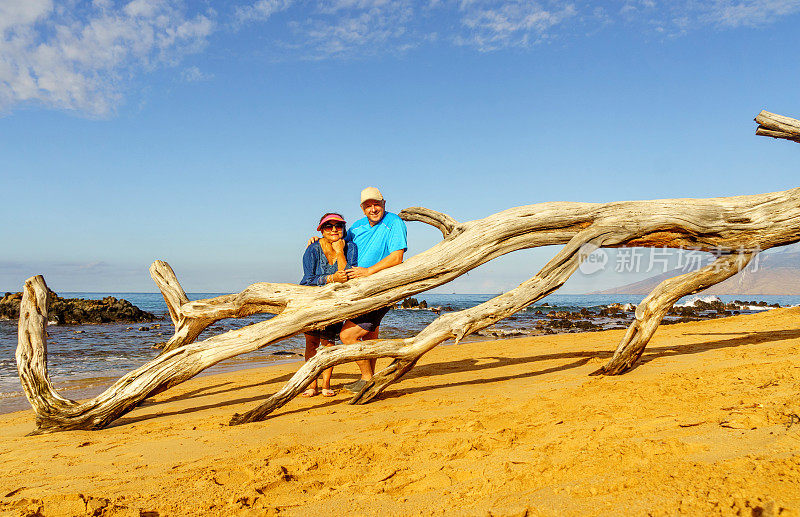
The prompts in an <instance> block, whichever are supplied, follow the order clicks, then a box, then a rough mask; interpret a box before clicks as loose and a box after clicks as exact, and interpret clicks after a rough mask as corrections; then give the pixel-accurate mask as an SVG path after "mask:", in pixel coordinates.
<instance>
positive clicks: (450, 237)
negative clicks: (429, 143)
mask: <svg viewBox="0 0 800 517" xmlns="http://www.w3.org/2000/svg"><path fill="white" fill-rule="evenodd" d="M795 122H797V121H795ZM798 124H800V123H798ZM400 216H401V217H402V218H403V219H405V220H407V221H421V222H425V223H427V224H431V225H433V226H435V227H437V228H438V229H439V230H441V232H442V235H443V237H444V238H443V240H442V242H440V243H439V244H437V245H435V246H434V247H433V248H431V249H429V250H427V251H425V252H423V253H420V254H419V255H416V256H413V257H411V258H409V259H408V260H407V261H405V262H404V263H402V264H400V265H398V266H395V267H392V268H389V269H385V270H383V271H381V272H379V273H377V274H375V275H372V276H370V277H367V278H363V279H357V280H352V281H350V282H347V283H344V284H329V285H327V286H323V287H309V286H299V285H293V284H275V283H258V284H253V285H251V286H250V287H248V288H247V289H245V290H244V291H242V292H241V293H238V294H232V295H226V296H220V297H216V298H211V299H207V300H200V301H194V302H190V301H188V298H187V297H186V294H185V292H184V290H183V289H182V287H181V286H180V284H179V282H178V280H177V277H176V276H175V273H174V272H173V271H172V269H171V268H170V267H169V265H168V264H167V263H166V262H163V261H156V262H154V263H153V265H152V266H151V267H150V272H151V275H152V277H153V279H154V281H155V282H156V284H157V285H158V286H159V288H160V289H161V292H162V293H163V295H164V300H165V302H166V304H167V307H168V309H169V313H170V317H171V318H172V321H173V323H174V324H175V334H174V336H172V338H171V339H170V340H169V342H168V343H167V347H166V349H165V351H164V352H163V353H162V354H161V355H160V356H159V357H157V358H156V359H154V360H152V361H150V362H149V363H147V364H145V365H143V366H141V367H140V368H137V369H136V370H134V371H132V372H130V373H128V374H126V375H125V376H123V377H122V378H120V379H119V380H118V381H117V382H115V383H114V384H113V385H112V386H111V387H109V388H108V389H107V390H106V391H105V392H104V393H102V394H101V395H99V396H98V397H96V398H94V399H92V400H89V401H86V402H83V403H78V402H75V401H71V400H67V399H65V398H63V397H61V396H59V395H58V393H57V392H56V391H55V390H54V389H53V387H52V385H51V383H50V380H49V377H48V375H47V365H46V347H47V343H46V333H45V324H46V306H47V305H46V303H44V302H45V301H46V299H45V297H46V296H47V288H46V285H45V283H44V279H43V278H42V277H41V276H37V277H32V278H30V279H28V280H27V281H26V283H25V288H24V294H23V300H22V306H21V311H20V323H19V345H18V349H17V364H18V367H19V373H20V379H21V381H22V385H23V388H24V390H25V393H26V395H27V396H28V399H29V400H30V402H31V405H32V406H33V409H34V411H35V413H36V423H37V430H36V431H35V433H44V432H53V431H59V430H66V429H97V428H101V427H103V426H105V425H107V424H108V423H109V422H111V421H113V420H114V419H116V418H118V417H119V416H121V415H122V414H124V413H126V412H127V411H129V410H130V409H132V408H133V407H134V406H135V405H136V404H137V403H138V402H139V401H141V400H143V399H145V398H147V397H148V396H151V395H152V394H155V393H158V392H160V391H163V390H165V389H168V388H169V387H171V386H174V385H176V384H179V383H181V382H183V381H185V380H187V379H189V378H190V377H192V376H194V375H196V374H197V373H199V372H201V371H202V370H204V369H206V368H208V367H210V366H212V365H214V364H216V363H218V362H220V361H222V360H225V359H228V358H230V357H233V356H236V355H239V354H243V353H247V352H250V351H253V350H256V349H258V348H260V347H263V346H265V345H268V344H270V343H273V342H275V341H277V340H280V339H283V338H285V337H288V336H291V335H293V334H296V333H298V332H301V331H303V330H306V329H310V328H321V327H324V326H326V325H329V324H331V323H334V322H336V321H341V320H344V319H347V318H351V317H354V316H356V315H359V314H363V313H365V312H368V311H370V310H373V309H376V308H378V307H382V306H385V305H387V304H390V303H394V302H397V301H399V300H401V299H403V298H405V297H408V296H411V295H414V294H417V293H420V292H423V291H427V290H429V289H431V288H433V287H436V286H439V285H442V284H445V283H447V282H449V281H451V280H453V279H454V278H456V277H458V276H460V275H462V274H464V273H466V272H468V271H470V270H471V269H473V268H475V267H477V266H479V265H481V264H483V263H485V262H488V261H490V260H492V259H494V258H497V257H499V256H501V255H504V254H506V253H509V252H512V251H516V250H520V249H525V248H532V247H537V246H547V245H554V244H564V248H563V249H562V250H561V251H560V252H559V253H558V254H557V255H556V256H555V257H554V258H553V259H552V260H551V261H550V262H548V263H547V264H546V265H545V266H544V267H543V268H542V269H541V271H539V272H538V273H537V274H536V275H535V276H534V277H533V278H531V279H530V280H528V281H526V282H524V283H522V284H521V285H520V286H518V287H517V288H515V289H513V290H511V291H509V292H507V293H504V294H502V295H500V296H497V297H495V298H493V299H491V300H489V301H487V302H485V303H482V304H480V305H478V306H476V307H472V308H470V309H466V310H463V311H459V312H453V313H447V314H444V315H442V316H440V317H439V318H437V319H436V320H435V321H433V322H432V323H431V324H430V325H428V326H427V327H426V328H425V329H423V330H422V331H421V332H420V333H419V334H418V335H416V336H414V337H411V338H407V339H387V340H381V339H378V340H373V341H366V342H362V343H360V344H358V345H352V346H337V347H330V348H326V349H324V350H322V351H321V352H319V353H318V354H317V355H316V356H315V357H314V358H312V359H311V360H310V361H308V362H307V363H306V364H305V365H304V366H302V367H301V368H300V369H299V371H298V372H297V373H296V374H295V375H294V376H293V377H292V379H291V380H290V381H289V382H288V383H287V384H286V385H285V386H284V387H283V388H282V389H281V390H280V391H279V392H278V393H276V394H274V395H273V396H271V397H269V398H268V399H267V400H266V401H265V402H264V403H263V404H262V405H260V406H258V407H257V408H255V409H253V410H252V411H249V412H247V413H245V414H242V415H238V414H237V415H234V417H233V418H232V420H231V423H232V424H240V423H244V422H251V421H256V420H261V419H263V418H265V417H266V416H267V415H268V414H269V413H270V412H272V411H274V410H275V409H276V408H278V407H280V406H281V405H283V404H285V403H286V402H287V401H288V400H290V399H291V398H293V397H294V396H296V395H297V394H299V393H300V392H302V391H303V390H304V389H305V388H306V387H307V386H308V385H309V384H310V383H311V381H312V380H313V379H314V378H315V377H316V376H317V375H318V374H319V373H320V372H322V371H323V370H324V369H326V368H328V367H331V366H335V365H337V364H341V363H345V362H350V361H355V360H360V359H369V358H382V357H390V358H393V359H394V361H393V362H392V363H391V364H390V365H389V366H388V367H387V368H385V369H384V370H382V371H379V372H377V373H376V375H375V377H374V378H373V380H372V381H371V382H369V383H368V384H367V385H366V386H365V387H364V389H362V390H361V392H360V393H358V394H356V395H355V396H354V397H353V399H352V400H351V402H352V403H357V404H360V403H365V402H367V401H369V400H372V399H373V398H375V397H376V396H377V395H378V394H380V393H381V392H382V391H383V390H384V389H385V388H386V387H387V386H388V385H389V384H391V383H392V382H395V381H396V380H398V379H399V378H401V377H402V376H403V375H404V374H405V373H406V372H408V371H409V370H410V369H411V368H413V366H414V365H415V364H416V362H417V361H418V360H419V358H420V357H421V356H422V355H424V354H425V353H426V352H428V351H429V350H431V349H432V348H434V347H436V346H437V345H438V344H440V343H442V342H443V341H445V340H447V339H456V340H460V339H462V338H463V337H464V336H466V335H468V334H470V333H472V332H475V331H477V330H480V329H482V328H484V327H486V326H488V325H491V324H492V323H495V322H496V321H498V320H500V319H503V318H505V317H507V316H509V315H511V314H514V313H515V312H517V311H519V310H521V309H523V308H525V307H526V306H528V305H530V304H532V303H534V302H535V301H537V300H539V299H541V298H542V297H544V296H547V295H548V294H550V293H551V292H553V291H555V290H556V289H558V288H559V287H560V286H561V285H562V284H563V283H564V282H565V281H566V280H567V279H568V278H569V276H570V275H571V274H572V273H574V271H575V270H576V269H577V267H578V266H579V265H580V263H581V261H582V260H583V259H584V258H585V257H586V255H587V251H591V250H593V249H596V248H598V247H622V246H658V247H670V248H682V247H686V248H692V249H699V250H704V251H708V252H714V253H716V254H717V255H718V257H719V258H718V259H717V261H716V262H715V263H714V264H712V265H711V266H709V267H707V268H704V269H702V270H700V271H696V272H694V273H689V274H686V275H682V276H679V277H676V278H674V279H670V280H667V281H665V282H663V283H662V284H661V285H659V286H658V287H657V288H656V289H655V290H654V291H653V293H652V294H651V295H650V296H648V298H647V299H645V301H644V302H643V303H642V304H641V305H640V306H639V308H637V311H636V320H635V321H634V322H633V324H632V325H631V328H630V329H629V330H628V332H627V334H626V336H625V338H624V339H623V341H622V343H621V344H620V346H619V348H618V349H617V352H616V353H615V355H614V357H613V358H612V359H611V361H610V362H609V363H608V364H607V365H605V366H604V367H603V368H601V370H600V371H599V372H600V373H609V374H616V373H621V372H623V371H626V370H627V369H629V368H630V367H631V366H632V365H633V364H634V363H635V361H636V360H637V359H638V358H639V357H640V356H641V354H642V351H643V350H644V347H645V346H646V344H647V342H648V341H649V339H650V337H652V335H653V333H654V332H655V330H656V328H657V327H658V325H659V323H660V322H661V318H662V317H663V315H664V314H665V313H666V311H667V310H668V309H669V308H670V307H671V306H672V304H673V303H674V302H675V301H676V300H677V299H678V298H680V297H681V296H684V295H686V294H690V293H692V292H696V291H698V290H701V289H703V288H705V287H708V286H710V285H713V284H715V283H717V282H720V281H722V280H724V279H725V278H728V277H730V276H732V275H733V274H735V273H736V272H737V271H739V270H740V269H741V268H742V267H744V266H745V265H746V264H747V263H748V261H749V260H750V259H751V258H752V256H753V255H754V254H755V253H757V252H758V251H760V250H764V249H768V248H771V247H774V246H781V245H785V244H791V243H794V242H797V241H798V240H800V189H792V190H788V191H784V192H776V193H771V194H760V195H752V196H738V197H729V198H712V199H667V200H654V201H626V202H616V203H605V204H595V203H541V204H538V205H529V206H524V207H517V208H511V209H509V210H505V211H503V212H499V213H497V214H494V215H491V216H489V217H486V218H484V219H479V220H475V221H468V222H463V223H459V222H458V221H456V220H455V219H453V218H451V217H449V216H447V215H445V214H442V213H439V212H435V211H433V210H429V209H426V208H409V209H406V210H403V211H402V212H401V213H400ZM255 313H272V314H275V315H276V316H274V317H273V318H272V319H270V320H268V321H263V322H260V323H255V324H252V325H248V326H246V327H244V328H242V329H239V330H233V331H230V332H227V333H225V334H221V335H218V336H214V337H212V338H209V339H206V340H204V341H200V342H195V341H194V340H195V339H196V338H197V336H198V335H199V334H200V333H201V332H202V331H203V329H205V328H206V327H208V326H209V325H210V324H212V323H214V322H215V321H218V320H220V319H223V318H231V317H243V316H247V315H250V314H255Z"/></svg>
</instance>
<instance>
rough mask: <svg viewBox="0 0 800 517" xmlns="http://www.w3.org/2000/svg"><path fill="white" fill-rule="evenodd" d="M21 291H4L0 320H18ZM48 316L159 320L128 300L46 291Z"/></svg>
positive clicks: (62, 320)
mask: <svg viewBox="0 0 800 517" xmlns="http://www.w3.org/2000/svg"><path fill="white" fill-rule="evenodd" d="M21 301H22V293H6V294H5V296H3V298H2V299H0V320H14V321H16V320H18V319H19V305H20V302H21ZM47 319H48V321H49V322H50V323H51V324H52V323H55V324H61V325H79V324H82V323H142V322H145V321H153V320H155V319H158V318H157V317H156V315H155V314H152V313H150V312H147V311H143V310H141V309H140V308H138V307H136V306H135V305H133V304H132V303H131V302H129V301H128V300H118V299H117V298H114V297H113V296H106V297H105V298H103V299H102V300H83V299H81V298H61V297H60V296H58V295H57V294H56V293H54V292H53V291H48V296H47Z"/></svg>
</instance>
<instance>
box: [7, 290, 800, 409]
mask: <svg viewBox="0 0 800 517" xmlns="http://www.w3.org/2000/svg"><path fill="white" fill-rule="evenodd" d="M219 294H220V293H191V294H189V295H188V296H189V298H190V299H192V300H199V299H203V298H210V297H214V296H218V295H219ZM59 295H60V296H62V297H65V298H87V299H100V298H103V297H105V296H114V297H116V298H124V299H126V300H129V301H130V302H131V303H133V304H134V305H136V306H138V307H139V308H141V309H143V310H146V311H149V312H152V313H153V314H155V315H156V316H158V317H160V318H162V319H160V320H157V321H155V322H153V323H149V324H148V323H139V324H131V323H125V324H114V323H106V324H101V325H50V326H48V327H47V332H48V334H49V339H48V344H47V345H48V346H47V364H48V372H49V375H50V379H51V381H52V382H53V385H54V386H55V387H56V389H58V390H59V391H60V392H62V394H63V395H64V396H65V397H68V398H73V399H81V398H86V397H90V396H94V395H96V394H97V393H99V392H100V391H102V390H103V389H104V388H105V387H107V386H109V385H110V384H111V383H112V382H114V380H115V379H117V378H119V377H121V376H122V375H124V374H125V373H127V372H129V371H131V370H133V369H135V368H137V367H139V366H141V365H143V364H145V363H146V362H148V361H149V360H151V359H153V358H155V357H156V356H157V355H158V353H159V351H158V349H157V348H156V347H155V345H156V344H157V343H159V342H164V341H166V340H167V339H169V337H170V336H171V335H172V333H173V327H172V322H171V320H170V319H169V315H168V313H167V307H166V304H165V303H164V299H163V298H162V297H161V294H160V293H59ZM493 296H495V295H491V294H485V295H483V294H473V295H463V294H425V293H423V294H420V295H417V296H416V298H417V299H418V300H420V301H421V300H425V301H426V302H427V303H428V306H429V307H437V306H441V307H449V308H452V309H454V310H462V309H466V308H469V307H474V306H475V305H478V304H480V303H482V302H485V301H487V300H489V299H490V298H492V297H493ZM643 298H644V297H643V296H639V295H550V296H548V297H547V298H544V299H542V300H540V301H539V302H537V303H536V304H534V305H533V306H531V307H528V308H527V309H526V310H524V311H520V312H519V313H517V314H516V315H514V316H512V317H510V318H508V319H506V320H503V321H501V322H498V323H497V324H495V325H494V326H493V327H490V330H493V331H495V332H496V333H499V334H501V335H508V336H524V335H527V334H534V333H535V332H534V330H533V327H534V324H535V322H536V321H537V320H539V319H542V318H544V317H545V316H543V315H537V314H535V312H536V311H537V310H542V311H543V312H545V313H546V312H548V311H550V310H559V311H563V310H568V311H575V310H579V309H581V308H584V307H585V308H592V307H601V306H606V305H609V304H611V303H622V304H626V303H629V304H633V305H636V304H638V303H640V302H641V301H642V299H643ZM688 298H692V299H694V298H698V297H687V299H682V300H680V301H679V302H678V304H682V303H686V302H687V301H688V302H691V301H692V300H691V299H688ZM700 298H703V297H700ZM719 298H720V299H721V300H722V301H725V302H729V301H733V300H735V299H739V300H747V301H756V302H758V301H765V302H767V303H770V304H772V303H779V304H780V305H781V306H788V305H798V304H800V296H753V295H751V296H720V297H719ZM751 309H752V311H753V312H755V311H757V310H763V308H760V307H755V306H754V307H752V308H751ZM271 317H272V315H269V314H265V315H261V314H259V315H254V316H250V317H248V318H242V319H227V320H221V321H219V322H217V323H216V324H214V325H212V326H211V327H210V328H209V329H207V330H206V331H205V332H204V333H203V334H201V335H200V337H199V338H198V340H202V339H206V338H208V337H210V336H212V335H216V334H220V333H223V332H227V331H229V330H232V329H236V328H241V327H243V326H245V325H249V324H251V323H255V322H258V321H264V320H267V319H269V318H271ZM436 317H437V314H436V313H434V312H432V311H430V310H413V309H395V310H391V311H389V313H388V314H387V315H386V317H385V318H384V320H383V322H382V324H381V337H382V338H394V337H408V336H411V335H414V334H416V333H418V332H419V331H420V330H422V329H423V328H424V327H425V326H426V325H428V324H429V323H430V322H432V321H433V320H434V319H435V318H436ZM154 324H155V325H160V328H154V329H151V330H147V331H142V330H139V328H140V327H143V326H147V327H152V326H153V325H154ZM468 339H469V340H481V339H487V337H484V336H470V337H469V338H468ZM304 346H305V341H304V338H303V335H302V334H299V335H295V336H291V337H289V338H286V339H284V340H281V341H279V342H276V343H273V344H271V345H268V346H265V347H263V348H261V349H259V350H256V351H254V352H251V353H248V354H243V355H240V356H237V357H234V358H231V359H228V360H226V361H223V362H221V363H219V364H217V365H215V366H213V367H211V368H209V369H208V370H206V371H205V372H203V374H213V373H220V372H224V371H229V370H232V369H241V368H251V367H259V366H264V365H267V364H274V363H275V362H278V361H286V360H287V359H288V360H298V359H299V357H298V356H296V355H292V354H291V353H292V352H295V353H302V351H303V348H304ZM16 347H17V324H16V322H11V321H0V413H5V412H9V411H16V410H20V409H26V408H28V407H30V406H29V405H28V402H27V400H26V399H25V397H24V395H23V393H22V389H21V386H20V383H19V377H18V374H17V367H16V360H15V357H14V353H15V351H16Z"/></svg>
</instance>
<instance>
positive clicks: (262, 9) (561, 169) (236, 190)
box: [0, 0, 800, 293]
mask: <svg viewBox="0 0 800 517" xmlns="http://www.w3.org/2000/svg"><path fill="white" fill-rule="evenodd" d="M799 25H800V0H736V1H734V0H717V1H709V2H699V1H693V0H676V1H672V2H660V1H654V0H640V1H609V2H581V1H566V2H565V1H559V0H554V1H539V2H518V1H503V0H498V1H488V0H487V1H483V0H471V1H470V0H465V1H461V2H456V1H446V0H438V1H437V0H432V1H427V2H411V1H394V2H390V1H382V0H329V1H327V2H315V1H302V2H300V1H291V0H273V1H265V0H259V1H257V2H252V1H250V2H247V1H238V2H210V1H206V2H183V1H178V0H134V1H132V2H130V1H122V2H114V1H111V0H95V1H93V2H88V1H83V2H78V1H64V2H58V3H54V2H52V1H49V0H29V1H26V2H18V1H16V0H0V192H2V203H1V204H0V217H2V223H0V290H3V291H16V290H19V289H20V287H21V285H22V283H23V282H24V280H25V279H26V278H27V277H29V276H31V275H34V274H39V273H41V274H44V275H45V279H46V280H47V282H48V284H49V285H50V286H51V288H53V289H55V290H57V291H118V292H119V291H154V290H155V287H154V285H153V283H152V281H151V280H150V278H149V276H148V273H147V267H148V265H149V264H150V263H151V262H152V261H153V260H155V259H164V260H167V261H168V262H169V263H170V264H171V265H172V266H173V268H174V269H175V271H176V273H177V274H178V277H179V279H180V280H181V281H182V283H183V284H184V287H185V288H186V290H187V291H191V292H232V291H239V290H241V289H242V288H244V287H245V286H247V285H248V284H250V283H252V282H256V281H280V282H296V281H298V280H299V278H300V276H301V271H300V257H301V255H302V251H303V249H304V246H305V241H306V239H307V238H308V236H309V235H311V234H312V233H313V230H314V228H315V225H316V221H317V220H318V219H319V215H320V214H321V213H322V212H325V211H329V210H339V211H342V212H343V213H344V214H345V216H346V217H347V218H348V220H349V221H354V220H355V219H356V218H358V217H359V216H360V212H359V209H358V192H359V191H360V190H361V189H362V188H363V187H365V186H368V185H375V186H378V187H379V188H381V190H382V191H383V192H384V195H385V196H386V198H387V199H388V207H389V209H390V210H393V211H399V210H400V209H402V208H404V207H406V206H419V205H421V206H427V207H429V208H433V209H436V210H440V211H443V212H447V213H449V214H450V215H452V216H453V217H455V218H456V219H459V220H470V219H476V218H481V217H484V216H486V215H489V214H491V213H494V212H497V211H499V210H502V209H504V208H507V207H511V206H518V205H525V204H532V203H539V202H544V201H564V200H567V201H594V202H605V201H615V200H624V199H653V198H665V197H712V196H726V195H737V194H746V193H759V192H769V191H776V190H783V189H787V188H791V187H794V186H796V185H797V179H796V178H797V172H798V166H797V156H798V155H797V153H798V151H800V148H798V147H797V144H792V143H789V142H783V141H774V140H771V139H766V138H761V137H755V136H754V134H753V133H754V129H755V124H754V123H753V121H752V119H753V117H754V116H755V115H756V114H757V113H758V112H759V111H760V110H761V109H767V110H769V111H773V112H777V113H781V114H784V115H788V116H795V117H797V116H800V97H798V96H797V89H796V87H795V86H794V85H795V84H797V82H798V79H800V63H798V60H797V58H796V57H795V55H794V52H793V51H792V49H795V48H798V43H800V31H798V26H799ZM438 237H439V234H438V232H437V231H436V230H434V229H432V228H429V227H425V226H422V225H421V224H420V223H410V224H409V238H410V250H409V251H410V253H418V252H420V251H422V250H424V249H426V248H428V247H429V246H431V245H432V244H434V243H435V242H436V241H437V239H438ZM555 252H556V250H555V249H550V248H548V249H540V250H529V251H522V252H518V253H515V254H513V255H510V256H508V257H503V258H501V259H498V260H496V261H493V262H492V263H490V264H487V265H485V266H482V267H481V268H479V269H478V270H476V271H473V272H472V273H470V274H469V275H466V276H464V277H462V278H460V279H458V280H456V281H455V282H453V283H452V284H450V285H448V286H445V287H443V288H442V289H440V290H439V291H440V292H454V291H455V292H467V293H468V292H477V293H485V292H489V293H492V292H499V291H502V290H506V289H508V288H511V287H513V286H515V285H517V284H518V283H519V282H521V281H523V280H525V279H527V278H529V277H530V276H532V275H533V274H535V272H536V271H537V270H538V268H539V267H541V266H542V265H543V264H544V263H545V262H546V261H547V260H548V259H549V258H550V257H551V256H552V255H553V254H554V253H555ZM643 276H648V275H646V274H641V275H639V276H636V275H633V274H628V275H625V276H624V278H623V277H621V276H620V275H615V274H613V272H611V271H608V272H606V273H602V274H595V275H591V276H586V275H580V274H579V275H576V277H575V278H574V279H573V280H570V282H569V283H568V284H567V285H566V286H565V289H564V292H585V291H591V290H593V289H601V288H605V287H611V286H613V285H617V284H620V283H627V282H628V281H635V280H638V279H640V278H641V277H643Z"/></svg>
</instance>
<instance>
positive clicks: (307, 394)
mask: <svg viewBox="0 0 800 517" xmlns="http://www.w3.org/2000/svg"><path fill="white" fill-rule="evenodd" d="M316 395H317V388H308V389H307V390H306V391H304V392H303V393H301V394H300V396H301V397H315V396H316Z"/></svg>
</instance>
